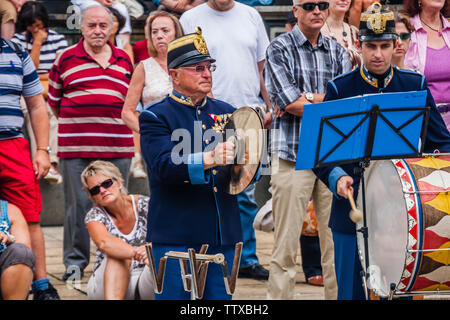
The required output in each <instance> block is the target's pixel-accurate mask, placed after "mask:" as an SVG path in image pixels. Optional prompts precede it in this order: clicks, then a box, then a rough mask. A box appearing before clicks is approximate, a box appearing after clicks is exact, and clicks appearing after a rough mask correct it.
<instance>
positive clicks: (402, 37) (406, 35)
mask: <svg viewBox="0 0 450 320" xmlns="http://www.w3.org/2000/svg"><path fill="white" fill-rule="evenodd" d="M397 37H399V38H400V40H402V41H405V40H408V39H409V38H411V33H409V32H402V33H397Z"/></svg>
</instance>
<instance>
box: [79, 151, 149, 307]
mask: <svg viewBox="0 0 450 320" xmlns="http://www.w3.org/2000/svg"><path fill="white" fill-rule="evenodd" d="M81 181H82V184H83V187H84V189H85V190H86V192H87V194H88V196H89V198H90V199H91V200H92V202H93V203H94V207H93V208H92V209H91V210H90V211H89V212H88V213H87V214H86V218H85V223H86V226H87V229H88V231H89V235H90V236H91V239H92V240H93V241H94V243H95V244H96V246H97V260H96V262H95V264H94V273H93V274H92V276H91V278H90V279H89V282H88V285H87V293H88V298H89V299H92V300H123V299H127V300H128V299H141V300H152V299H153V288H154V286H153V281H152V278H151V273H150V269H149V267H148V261H147V255H146V251H145V244H146V241H145V237H146V234H147V212H148V200H149V198H148V197H147V196H143V195H129V194H128V192H127V190H126V189H125V187H124V186H123V178H122V175H121V174H120V171H119V169H118V168H117V167H116V166H115V165H113V164H112V163H111V162H107V161H100V160H97V161H94V162H91V163H90V164H89V165H88V166H87V167H86V168H85V169H84V170H83V172H82V173H81Z"/></svg>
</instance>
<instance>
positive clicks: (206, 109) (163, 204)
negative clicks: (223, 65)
mask: <svg viewBox="0 0 450 320" xmlns="http://www.w3.org/2000/svg"><path fill="white" fill-rule="evenodd" d="M213 62H215V60H214V59H213V58H212V57H211V56H210V55H209V52H208V49H207V47H206V43H205V41H204V39H203V37H202V35H201V30H200V28H197V29H196V32H195V33H192V34H188V35H186V36H183V37H180V38H177V39H175V40H173V41H172V42H170V43H169V47H168V55H167V65H168V69H169V74H170V76H171V77H172V80H173V88H174V89H173V92H172V93H171V94H170V95H168V96H167V97H166V98H164V99H162V100H161V101H159V102H156V103H154V104H152V105H150V106H148V107H147V108H146V109H145V110H144V111H143V112H142V113H141V114H140V116H139V124H140V134H141V145H142V154H143V156H144V159H145V161H146V163H147V166H148V170H149V173H151V174H150V175H149V176H150V188H151V190H152V192H151V195H150V207H149V215H148V219H149V221H150V223H149V227H148V233H147V241H149V242H152V250H153V254H154V258H155V261H156V264H158V263H159V260H160V258H161V257H163V256H164V254H165V253H166V252H167V251H170V250H174V251H182V252H187V251H188V249H189V248H194V249H195V251H196V252H197V253H198V252H199V249H200V247H201V245H202V244H208V245H209V249H208V251H207V253H209V254H216V253H223V254H224V255H225V259H226V261H227V262H228V265H229V266H231V265H232V262H233V259H234V248H235V244H236V243H237V242H241V241H242V232H241V226H240V220H239V208H238V204H237V199H236V196H235V195H230V194H228V193H226V192H225V189H226V186H227V185H229V183H230V178H231V176H232V175H233V174H238V173H239V172H238V171H239V168H238V166H232V165H227V164H232V163H233V160H234V148H235V146H234V144H233V143H232V142H226V141H225V142H222V141H220V140H221V137H222V133H221V131H220V130H219V131H215V130H214V129H213V128H220V127H221V126H223V124H224V119H226V118H227V117H228V116H229V115H230V114H231V113H232V112H233V111H234V110H235V108H234V107H232V106H231V105H229V104H227V103H225V102H222V101H219V100H216V99H212V98H210V97H208V96H207V94H208V93H209V92H210V91H211V85H212V83H211V73H212V71H214V69H215V66H214V65H213V64H212V63H213ZM230 269H231V268H230ZM205 286H206V288H205V291H204V296H203V299H208V300H209V299H231V295H228V294H227V293H226V289H225V285H224V281H223V275H222V272H221V269H220V266H219V265H218V264H214V263H211V264H210V265H209V267H208V273H207V279H206V285H205ZM155 299H171V300H177V299H183V300H187V299H189V293H188V292H185V291H184V289H183V285H182V280H181V274H180V267H179V263H178V261H176V259H169V260H168V261H167V265H166V269H165V277H164V284H163V292H162V293H161V294H155Z"/></svg>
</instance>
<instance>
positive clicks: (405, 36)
mask: <svg viewBox="0 0 450 320" xmlns="http://www.w3.org/2000/svg"><path fill="white" fill-rule="evenodd" d="M394 20H395V30H396V31H397V46H396V47H395V50H394V53H393V54H392V64H393V65H395V66H397V67H399V68H400V69H409V68H408V67H407V66H405V55H406V52H408V48H409V42H410V41H411V32H413V31H414V28H413V27H412V26H411V24H410V23H409V19H408V18H407V17H406V16H404V15H402V14H400V13H398V12H394Z"/></svg>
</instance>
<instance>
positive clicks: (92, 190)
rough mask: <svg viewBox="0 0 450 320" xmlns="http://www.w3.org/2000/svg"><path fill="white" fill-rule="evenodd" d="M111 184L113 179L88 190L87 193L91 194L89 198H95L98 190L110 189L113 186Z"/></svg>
mask: <svg viewBox="0 0 450 320" xmlns="http://www.w3.org/2000/svg"><path fill="white" fill-rule="evenodd" d="M113 183H114V179H113V178H111V179H108V180H105V181H103V182H102V183H100V184H99V185H98V186H95V187H93V188H91V189H89V193H90V194H91V196H95V195H97V194H99V193H100V188H103V189H108V188H109V187H111V186H112V185H113Z"/></svg>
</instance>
